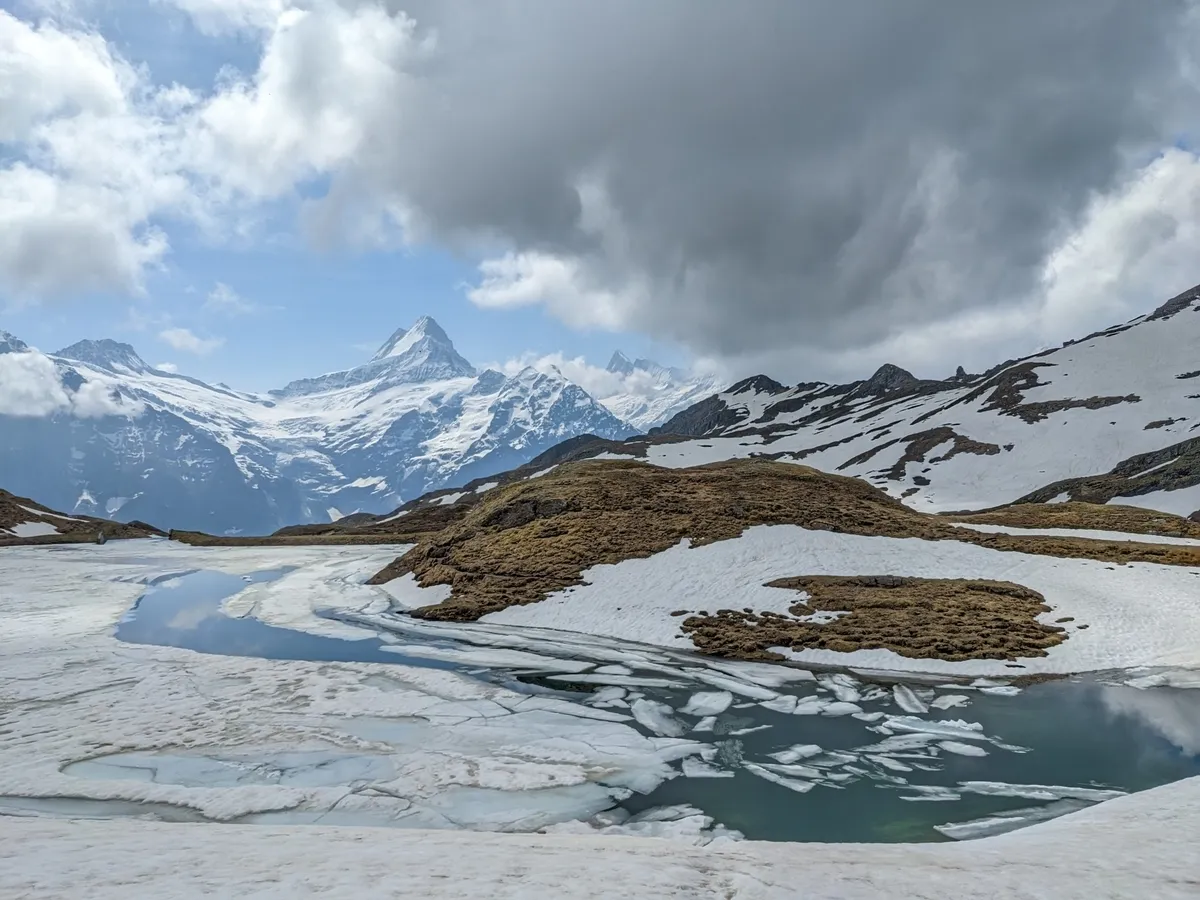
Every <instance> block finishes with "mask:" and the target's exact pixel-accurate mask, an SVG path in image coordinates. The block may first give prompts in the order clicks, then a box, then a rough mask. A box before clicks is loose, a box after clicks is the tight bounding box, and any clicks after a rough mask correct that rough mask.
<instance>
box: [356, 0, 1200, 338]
mask: <svg viewBox="0 0 1200 900" xmlns="http://www.w3.org/2000/svg"><path fill="white" fill-rule="evenodd" d="M394 6H395V7H396V8H403V9H405V10H406V11H408V12H409V13H410V14H411V15H412V16H413V17H414V18H415V19H416V20H417V22H418V23H419V25H420V28H421V29H422V31H426V30H428V29H432V30H433V31H435V32H436V34H437V41H438V45H437V46H438V49H437V53H436V54H435V55H434V57H433V58H431V59H429V60H427V61H424V62H423V63H421V67H420V68H418V69H416V70H414V72H413V74H414V76H415V78H416V82H415V83H414V89H413V91H412V92H411V93H408V94H406V95H405V96H403V97H401V98H398V99H397V103H396V112H395V116H394V117H393V118H392V119H391V120H390V121H389V122H388V123H386V127H385V128H383V129H382V130H381V131H380V132H379V133H378V134H376V135H375V139H374V140H373V142H372V143H371V145H370V149H369V151H368V152H367V153H366V154H365V156H364V158H363V159H362V160H361V169H360V171H358V172H357V173H355V175H354V178H355V179H356V183H358V184H370V185H371V186H372V189H373V190H377V189H380V188H383V189H385V190H389V191H393V192H395V193H397V194H399V195H402V196H403V197H404V198H406V200H407V202H408V203H409V204H411V205H412V206H413V207H414V208H415V209H416V210H417V211H418V214H419V217H420V219H421V221H422V222H423V223H424V224H425V226H426V227H427V229H428V230H429V232H430V233H431V234H432V235H434V236H436V237H438V238H441V239H447V240H451V241H454V240H460V241H461V240H468V239H478V238H480V237H483V238H487V239H494V240H497V241H500V242H503V243H506V244H508V245H510V246H512V247H514V248H515V249H518V250H537V251H541V252H548V253H554V254H559V255H567V256H571V257H575V258H577V259H578V260H579V262H580V265H581V266H582V271H583V272H584V274H585V276H586V277H587V278H588V280H589V281H590V283H592V284H593V285H595V286H597V287H604V288H611V289H614V290H620V289H622V288H623V287H624V286H626V285H628V284H630V283H643V284H647V285H649V287H650V288H651V290H650V292H649V295H648V299H647V300H646V301H645V302H644V303H641V304H639V305H638V306H637V307H636V308H635V309H634V310H633V311H631V312H629V313H628V316H627V319H628V324H629V325H631V326H632V327H640V328H644V329H647V330H649V331H651V332H653V333H655V334H657V335H659V336H665V337H674V338H678V339H682V340H684V341H685V342H687V343H688V344H690V345H691V346H692V347H693V348H694V349H695V350H697V351H700V352H706V353H716V354H724V355H733V354H740V353H744V352H746V351H748V350H750V349H752V348H759V349H768V348H779V347H787V346H800V345H809V346H837V347H847V348H849V347H857V346H862V345H864V344H867V343H870V342H872V341H875V340H878V339H879V338H881V337H882V336H884V335H886V334H887V333H889V331H891V330H893V329H894V328H896V327H898V326H900V325H911V324H913V323H919V322H921V321H924V320H928V319H932V318H936V317H941V316H945V315H947V314H951V313H953V312H956V311H958V310H962V309H964V308H967V307H971V306H974V305H995V304H1004V303H1014V302H1018V301H1021V300H1023V299H1025V298H1027V297H1028V296H1029V293H1030V291H1031V290H1032V289H1033V288H1034V286H1035V284H1036V280H1037V277H1038V273H1039V272H1040V270H1041V267H1042V265H1043V263H1044V260H1045V259H1046V255H1047V252H1048V250H1049V249H1050V248H1051V247H1052V246H1053V245H1054V244H1055V243H1056V242H1057V241H1059V240H1061V237H1062V235H1063V230H1064V228H1066V227H1068V226H1069V225H1070V224H1071V223H1072V222H1073V221H1074V220H1075V219H1076V218H1077V217H1078V216H1079V214H1080V212H1081V210H1082V209H1083V208H1084V206H1085V204H1086V203H1087V201H1088V199H1089V198H1090V197H1091V196H1092V195H1093V192H1096V191H1103V190H1105V189H1107V188H1110V187H1111V186H1112V184H1113V182H1114V180H1115V179H1116V178H1117V177H1119V176H1120V175H1121V173H1122V172H1123V171H1125V169H1124V164H1125V162H1126V161H1127V159H1128V157H1129V154H1131V153H1136V152H1144V151H1145V149H1146V148H1154V147H1158V146H1160V145H1161V144H1162V143H1163V142H1169V140H1170V139H1171V135H1172V131H1171V129H1172V127H1173V126H1174V124H1175V123H1176V111H1177V110H1178V109H1179V107H1180V104H1181V103H1183V102H1185V101H1187V100H1192V99H1194V98H1190V97H1188V95H1187V94H1186V91H1187V89H1188V88H1187V86H1186V84H1185V82H1184V80H1183V79H1182V77H1181V75H1180V62H1179V52H1178V50H1179V47H1178V45H1179V43H1180V42H1181V33H1182V26H1181V23H1182V22H1183V21H1184V18H1185V15H1186V13H1187V12H1188V9H1189V3H1188V2H1186V0H1142V2H1128V0H1055V2H1050V3H1047V2H1041V0H1006V2H1003V3H965V2H945V0H904V2H893V0H874V2H867V0H858V2H844V3H834V2H816V0H811V2H810V0H779V2H772V0H755V2H752V3H729V2H719V3H718V2H706V0H655V2H634V0H606V2H597V3H585V2H545V3H534V2H515V0H510V2H503V0H499V2H489V3H487V4H451V3H438V2H432V0H418V2H407V3H396V4H394ZM582 176H590V177H592V178H596V179H599V181H600V183H602V185H603V187H604V190H605V193H606V196H607V203H608V205H609V207H610V208H611V210H612V212H613V213H614V216H615V220H616V221H617V222H618V223H619V226H616V231H617V232H618V233H619V235H620V238H621V239H620V240H619V241H617V242H616V243H617V244H618V245H619V247H620V251H619V252H617V251H615V250H614V241H613V231H612V229H610V231H609V232H608V234H607V238H608V239H607V240H602V239H601V237H600V236H599V235H597V234H596V233H595V231H589V230H588V229H585V228H581V227H580V213H581V203H580V198H579V195H578V193H577V191H576V184H577V183H578V181H579V179H580V178H581V177H582Z"/></svg>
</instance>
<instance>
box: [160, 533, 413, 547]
mask: <svg viewBox="0 0 1200 900" xmlns="http://www.w3.org/2000/svg"><path fill="white" fill-rule="evenodd" d="M168 536H169V537H170V538H171V540H173V541H179V542H180V543H181V544H189V545H190V546H192V547H321V546H343V545H350V544H414V543H416V542H417V540H419V538H412V537H410V536H407V535H404V534H398V533H391V534H364V533H360V532H341V533H336V532H335V533H318V534H283V535H280V534H266V535H260V536H252V537H247V536H244V535H224V534H206V533H204V532H203V531H171V532H168Z"/></svg>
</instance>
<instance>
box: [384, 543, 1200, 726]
mask: <svg viewBox="0 0 1200 900" xmlns="http://www.w3.org/2000/svg"><path fill="white" fill-rule="evenodd" d="M875 573H887V574H891V575H904V576H911V577H923V578H992V579H997V580H1004V581H1013V582H1016V583H1018V584H1022V585H1025V586H1026V587H1030V588H1033V589H1034V590H1036V591H1039V592H1041V593H1042V595H1043V596H1045V598H1046V601H1047V603H1048V604H1049V605H1050V607H1051V612H1049V613H1047V614H1044V615H1043V616H1042V617H1041V620H1042V621H1044V622H1047V623H1052V622H1054V621H1055V620H1056V619H1060V618H1064V617H1073V618H1074V621H1073V622H1071V623H1067V624H1066V626H1065V627H1067V629H1068V634H1069V638H1068V640H1066V641H1065V642H1063V643H1062V644H1059V645H1058V646H1055V647H1052V648H1051V649H1050V651H1049V655H1048V656H1045V657H1030V658H1024V659H1022V660H1020V666H1021V668H1020V669H1015V668H1010V667H1009V666H1008V664H1007V663H1006V661H1005V660H973V661H967V662H944V661H941V660H927V659H920V660H917V659H909V658H907V657H904V656H900V655H899V654H896V653H893V652H891V651H889V650H861V651H856V652H854V653H837V652H833V651H828V650H804V651H801V652H792V651H785V655H787V656H788V657H789V658H791V659H794V660H796V661H798V662H803V663H816V664H822V665H836V666H856V667H864V668H871V669H882V670H892V671H904V672H940V673H945V674H975V675H1004V676H1009V677H1011V676H1012V675H1014V674H1026V673H1033V672H1054V673H1065V672H1088V671H1101V670H1106V669H1116V668H1128V667H1134V666H1178V667H1185V668H1186V667H1200V578H1198V576H1200V569H1189V568H1184V567H1179V566H1159V565H1152V564H1148V563H1135V564H1131V565H1125V566H1118V565H1114V564H1110V563H1105V562H1098V561H1093V560H1078V559H1060V558H1058V557H1050V556H1035V555H1031V554H1023V553H1008V552H1002V551H999V550H992V549H989V548H985V547H977V546H974V545H971V544H965V543H958V542H956V541H923V540H917V539H897V538H884V537H862V536H857V535H848V534H835V533H832V532H825V531H807V530H805V529H802V528H798V527H795V526H791V525H778V526H758V527H755V528H751V529H748V530H747V531H746V532H745V533H744V534H743V535H742V536H741V537H739V538H736V539H734V540H728V541H720V542H718V543H714V544H709V545H707V546H704V547H695V548H692V547H689V546H688V545H687V544H686V543H681V544H680V545H678V546H676V547H672V548H671V549H669V550H666V551H664V552H662V553H658V554H655V555H654V556H651V557H649V558H646V559H632V560H627V561H625V562H622V563H619V564H617V565H604V566H594V567H593V568H591V569H589V570H587V571H586V572H585V573H584V578H585V579H586V581H587V584H585V585H583V586H580V587H574V588H570V589H568V590H565V591H559V592H556V593H554V594H552V595H551V596H550V597H548V598H547V599H545V600H543V601H541V602H539V603H531V604H529V605H526V606H519V607H512V608H509V609H505V610H502V611H500V612H497V613H492V614H491V615H488V616H486V617H484V621H485V622H494V623H498V624H505V625H520V626H538V627H543V628H555V629H561V630H564V631H576V632H585V633H589V634H597V635H609V636H612V637H617V638H623V639H626V640H636V641H650V642H654V643H657V644H661V645H664V646H671V647H677V648H681V649H692V648H693V645H692V644H691V641H690V640H689V639H688V638H686V637H685V636H684V635H683V634H681V633H680V630H679V623H680V621H681V617H676V616H672V615H671V613H672V612H675V611H678V610H685V611H689V612H695V611H701V610H707V611H708V612H710V613H711V612H715V611H716V610H717V609H719V608H722V607H726V606H730V605H735V606H737V607H744V606H748V607H752V608H753V609H755V610H756V611H759V612H763V611H774V612H786V611H787V609H788V607H790V606H791V605H793V604H794V603H795V602H796V600H797V595H796V594H795V593H794V592H792V591H786V590H781V589H778V588H769V587H765V586H764V585H765V583H766V582H768V581H771V580H773V579H776V578H782V577H787V576H794V575H862V574H875ZM435 590H438V589H430V594H429V596H430V600H429V601H428V602H431V603H435V602H438V600H436V599H433V598H434V597H437V596H438V595H437V594H434V593H433V591H435ZM441 590H444V588H442V589H441ZM414 592H415V593H418V594H421V593H425V591H423V590H422V589H421V588H419V587H416V585H415V584H412V585H409V586H406V587H405V596H406V599H408V600H409V602H416V598H415V597H412V594H413V593H414ZM731 598H736V600H732V599H731ZM1081 625H1087V626H1088V627H1087V628H1086V629H1081V628H1080V627H1079V626H1081ZM764 699H770V698H769V697H768V698H764ZM851 702H852V701H851Z"/></svg>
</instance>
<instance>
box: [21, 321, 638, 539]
mask: <svg viewBox="0 0 1200 900" xmlns="http://www.w3.org/2000/svg"><path fill="white" fill-rule="evenodd" d="M0 354H5V355H8V354H16V356H15V357H13V359H12V360H10V362H11V363H12V364H13V365H28V366H31V367H38V366H40V367H42V368H44V369H45V370H46V371H45V372H41V373H40V374H42V375H43V376H44V377H47V378H50V379H54V380H55V388H56V393H55V398H56V405H53V404H52V405H49V406H47V405H46V404H43V405H41V406H36V407H30V408H22V407H21V406H20V404H19V402H18V403H16V404H14V403H11V402H10V403H9V404H8V405H6V406H4V407H3V408H2V409H3V410H4V411H5V412H6V413H9V414H5V415H0V430H2V431H3V434H4V438H5V440H4V441H3V443H2V444H0V484H3V485H4V486H5V487H6V488H9V489H11V490H13V491H15V492H17V493H20V494H23V495H27V496H34V497H37V498H39V499H40V500H41V501H42V502H45V503H49V504H51V505H52V506H54V507H56V508H59V509H63V510H66V511H67V512H68V513H69V514H71V515H77V514H82V515H101V516H110V517H113V518H117V519H119V520H121V521H130V520H134V519H139V520H143V521H148V522H152V523H155V524H160V525H161V526H162V527H175V528H194V529H199V530H204V531H208V532H212V533H218V534H221V533H238V532H246V533H252V534H253V533H266V532H270V531H273V530H275V529H277V528H279V527H281V526H283V525H287V524H293V523H296V522H312V521H326V522H327V521H330V520H331V519H337V518H339V517H340V516H342V515H343V514H349V513H352V512H355V511H359V510H361V511H364V512H382V511H385V510H390V509H392V508H394V507H395V506H397V505H398V504H399V503H401V502H403V501H404V500H406V499H408V498H410V497H415V496H418V495H420V494H422V493H424V492H425V491H428V490H430V489H434V488H438V487H441V486H443V485H446V484H453V483H460V482H463V481H467V480H470V479H472V478H476V477H479V476H483V475H488V474H491V473H494V472H499V471H503V470H505V469H510V468H512V467H514V466H517V465H520V464H521V463H523V462H525V461H526V460H528V459H530V458H532V457H534V456H536V455H537V454H539V453H541V452H543V451H544V450H546V449H548V448H550V447H551V446H553V445H555V444H557V443H559V442H560V441H563V440H565V439H567V438H572V437H575V436H577V435H580V434H585V433H590V434H595V435H599V436H603V437H606V438H611V439H620V438H624V437H628V436H630V435H632V434H635V433H636V429H635V428H634V427H631V426H630V425H629V424H627V423H626V422H624V421H622V420H621V419H620V418H618V416H616V415H614V414H613V413H612V412H611V411H610V410H609V409H607V408H606V407H604V406H602V405H601V404H600V403H599V402H597V401H596V400H595V399H594V398H593V397H591V396H590V395H589V394H588V393H587V392H586V391H585V390H584V389H583V388H582V387H580V386H579V385H577V384H574V383H572V382H571V381H569V380H568V379H567V378H565V377H564V376H563V375H562V374H561V373H559V372H558V371H557V370H551V371H549V372H547V371H539V370H537V369H534V368H532V367H527V368H525V369H523V370H521V371H519V372H517V373H516V374H513V375H505V374H502V373H501V372H498V371H495V370H492V369H485V370H482V371H480V370H477V369H476V368H475V367H474V366H472V365H471V363H469V362H468V361H467V360H466V359H464V358H463V357H462V356H461V355H460V354H459V353H458V352H457V351H456V350H455V348H454V345H453V343H452V342H451V340H450V338H449V337H448V336H447V335H446V333H445V332H444V331H443V330H442V329H441V327H440V326H439V325H438V324H437V323H436V322H435V321H434V320H433V319H431V318H429V317H423V318H421V319H419V320H418V321H417V322H416V323H415V324H414V325H413V326H412V327H411V328H408V329H400V330H398V331H397V332H396V333H395V334H393V335H392V336H391V337H390V338H389V339H388V340H387V341H386V342H385V343H384V344H383V346H382V347H380V349H379V351H378V352H377V353H376V354H375V355H374V356H373V357H372V358H371V359H370V360H368V361H367V362H366V363H364V364H362V365H359V366H356V367H354V368H352V369H348V370H346V371H343V372H332V373H329V374H326V375H322V376H319V377H316V378H306V379H303V380H300V381H295V382H292V383H291V384H288V385H286V386H284V387H283V388H281V389H279V390H274V391H271V392H269V394H266V395H259V394H250V393H244V392H240V391H236V390H233V389H231V388H228V387H226V386H224V385H210V384H206V383H204V382H202V381H198V380H196V379H194V378H190V377H188V376H186V375H181V374H175V373H171V372H165V371H161V370H159V369H155V368H154V367H152V366H150V365H149V364H147V363H146V362H145V361H144V360H143V359H142V358H141V357H140V356H138V354H137V352H136V351H135V350H134V349H133V347H131V346H129V345H128V344H123V343H118V342H116V341H112V340H98V341H91V340H88V341H81V342H79V343H76V344H73V345H71V346H69V347H65V348H63V349H62V350H59V351H57V352H56V353H52V354H49V356H48V357H47V356H43V355H42V354H40V353H37V352H35V351H33V350H31V349H30V348H29V347H28V346H27V345H26V344H25V343H24V342H23V341H21V340H19V339H18V338H16V337H15V336H13V335H11V334H8V333H7V332H0ZM59 383H61V384H59ZM16 399H17V401H19V399H20V398H19V397H18V398H16ZM618 399H619V398H618ZM642 420H645V416H642Z"/></svg>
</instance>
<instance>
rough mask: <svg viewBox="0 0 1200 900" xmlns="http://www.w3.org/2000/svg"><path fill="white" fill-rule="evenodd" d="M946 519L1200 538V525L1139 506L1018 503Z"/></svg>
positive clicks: (1012, 525)
mask: <svg viewBox="0 0 1200 900" xmlns="http://www.w3.org/2000/svg"><path fill="white" fill-rule="evenodd" d="M946 518H948V519H949V520H951V521H954V522H969V523H978V524H983V525H1007V526H1009V527H1011V528H1079V529H1091V530H1096V531H1123V532H1125V533H1127V534H1157V535H1166V536H1170V537H1185V538H1200V522H1192V521H1190V520H1188V519H1185V518H1183V517H1182V516H1173V515H1171V514H1170V513H1164V512H1156V511H1155V510H1152V509H1142V508H1141V507H1137V506H1120V505H1117V504H1105V503H1080V502H1077V501H1072V502H1069V503H1018V504H1016V505H1014V506H1003V507H1000V508H999V509H992V510H987V511H986V512H978V513H954V514H949V515H947V516H946Z"/></svg>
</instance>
